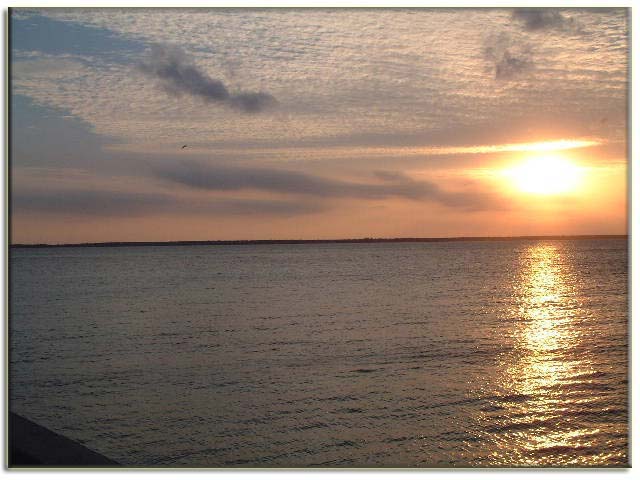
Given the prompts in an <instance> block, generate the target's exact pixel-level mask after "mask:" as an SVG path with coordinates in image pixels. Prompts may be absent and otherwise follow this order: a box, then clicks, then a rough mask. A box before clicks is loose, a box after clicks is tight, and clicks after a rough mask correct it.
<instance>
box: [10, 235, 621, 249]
mask: <svg viewBox="0 0 640 480" xmlns="http://www.w3.org/2000/svg"><path fill="white" fill-rule="evenodd" d="M624 238H629V234H628V233H624V234H607V235H591V234H586V235H508V236H474V237H471V236H469V237H465V236H462V237H395V238H394V237H364V238H335V239H262V240H167V241H113V242H82V243H14V244H11V243H10V244H9V245H8V247H9V248H59V247H151V246H172V245H174V246H190V245H277V244H281V245H286V244H293V245H295V244H319V243H394V242H396V243H403V242H404V243H410V242H414V243H428V242H457V241H500V240H597V239H624Z"/></svg>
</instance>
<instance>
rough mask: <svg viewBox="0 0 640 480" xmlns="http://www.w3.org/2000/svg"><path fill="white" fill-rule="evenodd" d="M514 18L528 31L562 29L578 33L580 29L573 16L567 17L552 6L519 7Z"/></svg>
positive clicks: (513, 14) (513, 15) (514, 13)
mask: <svg viewBox="0 0 640 480" xmlns="http://www.w3.org/2000/svg"><path fill="white" fill-rule="evenodd" d="M512 18H513V19H514V20H516V21H518V22H520V23H521V24H522V25H523V27H524V28H525V30H528V31H536V30H560V31H564V32H576V33H577V32H578V31H579V30H580V26H579V25H578V23H577V22H576V21H575V20H574V19H573V18H568V17H565V16H564V15H562V13H560V11H558V10H557V9H552V8H518V9H515V10H514V11H513V13H512Z"/></svg>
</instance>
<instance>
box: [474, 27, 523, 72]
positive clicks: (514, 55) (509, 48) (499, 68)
mask: <svg viewBox="0 0 640 480" xmlns="http://www.w3.org/2000/svg"><path fill="white" fill-rule="evenodd" d="M484 53H485V59H486V60H487V61H489V62H490V64H491V68H492V70H493V72H494V75H495V79H496V80H512V79H514V78H517V77H519V76H521V75H522V74H524V73H527V72H529V71H531V70H533V68H534V63H533V56H532V53H531V47H530V46H529V45H528V44H526V43H522V42H519V43H516V42H514V41H513V40H512V39H511V37H509V36H508V35H507V34H505V33H503V34H501V35H498V36H494V37H490V38H489V39H488V40H487V41H486V42H485V51H484Z"/></svg>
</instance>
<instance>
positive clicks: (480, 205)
mask: <svg viewBox="0 0 640 480" xmlns="http://www.w3.org/2000/svg"><path fill="white" fill-rule="evenodd" d="M154 172H155V174H156V175H157V176H158V177H159V178H162V179H165V180H169V181H171V182H175V183H178V184H182V185H186V186H189V187H192V188H197V189H204V190H209V191H235V190H261V191H266V192H272V193H279V194H295V195H304V196H314V197H321V198H327V199H330V198H359V199H383V198H390V197H397V198H405V199H410V200H421V201H424V200H426V201H433V202H436V203H440V204H443V205H446V206H449V207H454V208H462V209H467V210H478V209H486V208H497V207H498V206H499V201H498V200H497V199H496V198H495V196H493V195H490V194H487V193H485V192H480V191H475V190H468V191H456V192H450V191H446V190H443V189H441V188H440V187H439V186H438V185H437V184H435V183H433V182H429V181H424V180H421V181H418V180H415V179H413V178H410V177H408V176H406V175H404V174H402V173H400V172H376V173H375V176H376V177H377V179H378V180H380V182H378V183H374V182H368V183H365V182H352V181H345V180H338V179H331V178H325V177H319V176H315V175H310V174H306V173H301V172H296V171H291V170H284V169H283V170H279V169H267V168H235V167H211V166H208V165H205V164H202V163H198V162H180V163H178V164H172V165H164V166H162V167H156V168H155V169H154Z"/></svg>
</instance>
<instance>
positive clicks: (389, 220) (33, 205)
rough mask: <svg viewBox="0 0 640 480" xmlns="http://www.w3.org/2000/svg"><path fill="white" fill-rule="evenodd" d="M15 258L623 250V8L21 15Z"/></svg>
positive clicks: (15, 28)
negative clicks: (509, 240) (613, 244)
mask: <svg viewBox="0 0 640 480" xmlns="http://www.w3.org/2000/svg"><path fill="white" fill-rule="evenodd" d="M10 35H11V52H10V53H11V70H10V75H11V82H12V84H11V87H12V90H11V108H12V110H11V117H10V121H11V127H12V130H11V187H12V189H11V227H12V228H11V236H12V238H11V241H12V243H63V242H94V241H96V242H99V241H166V240H206V239H211V240H214V239H259V238H262V239H270V238H347V237H351V238H353V237H417V236H419V237H442V236H502V235H547V234H623V233H626V231H627V230H626V219H627V203H626V202H627V101H628V53H629V45H628V41H629V19H628V17H627V10H626V9H621V8H617V9H615V8H613V9H543V10H514V9H408V10H390V9H377V10H376V9H349V10H339V9H328V10H323V9H312V10H303V9H298V10H296V9H282V10H249V9H226V10H224V9H218V10H216V9H192V10H188V9H135V10H134V9H129V10H128V9H124V10H120V9H71V10H64V9H41V10H30V9H14V10H12V14H11V17H10Z"/></svg>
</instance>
